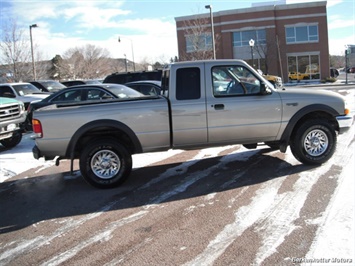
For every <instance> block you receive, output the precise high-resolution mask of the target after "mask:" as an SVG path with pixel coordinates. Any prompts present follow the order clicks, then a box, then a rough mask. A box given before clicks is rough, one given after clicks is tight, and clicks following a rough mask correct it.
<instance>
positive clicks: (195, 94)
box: [176, 67, 201, 100]
mask: <svg viewBox="0 0 355 266" xmlns="http://www.w3.org/2000/svg"><path fill="white" fill-rule="evenodd" d="M200 75H201V74H200V69H199V68H198V67H189V68H180V69H178V70H177V71H176V99H177V100H195V99H200V97H201V82H200V80H201V78H200Z"/></svg>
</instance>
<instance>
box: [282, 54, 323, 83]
mask: <svg viewBox="0 0 355 266" xmlns="http://www.w3.org/2000/svg"><path fill="white" fill-rule="evenodd" d="M287 63H288V78H289V80H290V81H293V80H295V81H300V80H302V81H306V80H312V79H320V67H319V66H320V64H319V55H308V54H307V55H292V56H288V57H287Z"/></svg>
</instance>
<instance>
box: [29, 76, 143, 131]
mask: <svg viewBox="0 0 355 266" xmlns="http://www.w3.org/2000/svg"><path fill="white" fill-rule="evenodd" d="M142 96H144V95H143V94H141V93H140V92H138V91H136V90H134V89H131V88H129V87H127V86H125V85H122V84H109V83H107V84H92V85H77V86H72V87H68V88H65V89H62V90H60V91H58V92H56V93H53V94H51V95H49V96H48V97H47V98H45V99H43V100H41V101H37V102H33V103H31V104H30V105H29V107H28V109H27V120H26V128H27V129H28V130H29V129H31V128H32V114H33V112H34V111H35V110H37V109H39V108H42V107H45V106H48V105H51V104H62V103H74V102H75V103H77V102H83V101H103V100H110V99H121V98H137V97H142Z"/></svg>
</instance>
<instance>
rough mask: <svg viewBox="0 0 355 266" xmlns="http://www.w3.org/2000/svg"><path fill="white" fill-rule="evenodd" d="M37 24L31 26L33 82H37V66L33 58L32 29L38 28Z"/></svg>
mask: <svg viewBox="0 0 355 266" xmlns="http://www.w3.org/2000/svg"><path fill="white" fill-rule="evenodd" d="M37 27H38V26H37V24H32V25H30V40H31V55H32V71H33V80H36V66H35V59H34V57H33V42H32V28H37Z"/></svg>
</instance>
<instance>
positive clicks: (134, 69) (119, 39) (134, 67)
mask: <svg viewBox="0 0 355 266" xmlns="http://www.w3.org/2000/svg"><path fill="white" fill-rule="evenodd" d="M124 38H125V39H128V38H126V37H124ZM128 40H130V41H131V49H132V61H133V71H136V65H135V63H134V52H133V41H132V40H131V39H128ZM118 42H121V37H120V36H118ZM126 72H127V71H126Z"/></svg>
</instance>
